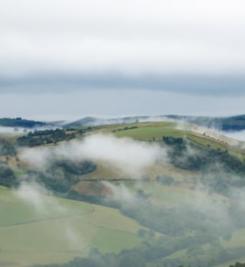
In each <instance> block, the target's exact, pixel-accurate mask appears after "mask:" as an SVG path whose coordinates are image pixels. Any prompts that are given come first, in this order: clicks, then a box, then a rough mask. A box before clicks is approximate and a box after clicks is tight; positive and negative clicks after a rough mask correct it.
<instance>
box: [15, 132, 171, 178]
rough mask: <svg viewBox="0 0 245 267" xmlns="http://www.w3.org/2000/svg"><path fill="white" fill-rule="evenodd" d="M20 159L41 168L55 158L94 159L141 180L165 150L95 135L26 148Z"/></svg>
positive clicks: (153, 145)
mask: <svg viewBox="0 0 245 267" xmlns="http://www.w3.org/2000/svg"><path fill="white" fill-rule="evenodd" d="M20 158H21V159H22V160H24V161H26V162H28V163H29V164H31V165H33V166H34V167H38V168H43V167H45V166H46V165H48V164H49V163H50V162H52V161H53V160H56V159H67V160H72V161H81V160H91V161H95V162H96V161H97V162H102V163H104V164H107V165H109V167H113V168H116V169H117V170H118V171H120V172H122V173H123V174H125V175H128V176H133V177H140V176H142V175H143V174H144V171H145V169H146V168H148V167H150V166H152V165H153V164H154V163H156V162H157V161H158V160H162V159H165V158H166V151H165V150H164V149H163V148H161V147H160V146H159V145H156V144H149V143H146V142H140V141H135V140H132V139H129V138H118V137H115V136H113V135H105V134H95V135H90V136H87V137H86V138H84V139H83V140H82V141H71V142H66V143H63V144H60V145H58V146H56V147H52V148H51V147H49V148H47V147H45V148H31V149H24V150H22V151H21V152H20Z"/></svg>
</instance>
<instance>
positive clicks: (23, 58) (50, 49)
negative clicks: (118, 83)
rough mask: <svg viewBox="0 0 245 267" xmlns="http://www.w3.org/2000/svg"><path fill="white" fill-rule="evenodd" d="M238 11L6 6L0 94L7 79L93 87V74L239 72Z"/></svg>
mask: <svg viewBox="0 0 245 267" xmlns="http://www.w3.org/2000/svg"><path fill="white" fill-rule="evenodd" d="M244 8H245V4H244V2H243V1H241V0H236V1H233V2H231V1H228V0H217V1H215V2H213V1H211V0H207V1H205V2H203V1H195V0H186V1H184V2H183V1H181V0H173V1H167V0H164V1H161V0H154V1H149V0H143V1H138V0H133V1H129V0H126V1H122V0H117V1H113V0H104V1H99V0H91V1H78V0H71V1H68V0H60V1H56V0H54V1H51V2H50V1H48V0H43V1H38V2H37V1H35V2H33V1H31V0H23V1H21V2H20V1H17V0H10V1H5V2H4V3H1V9H0V25H1V27H0V34H1V42H0V74H1V75H0V76H1V77H2V78H1V80H2V81H1V82H2V84H1V87H4V85H6V84H8V83H9V82H10V81H11V80H12V79H13V78H15V79H19V78H22V79H23V81H25V80H26V79H27V80H28V82H30V81H31V80H34V81H35V80H36V82H38V81H39V82H40V80H45V82H47V83H48V82H50V76H49V75H50V74H51V75H54V76H56V77H57V75H59V76H60V78H61V77H62V75H63V77H64V76H65V77H67V79H68V80H69V79H70V80H71V79H74V75H78V77H79V76H80V75H81V74H83V75H84V76H86V75H88V74H89V75H92V76H93V75H96V77H97V78H95V80H93V85H94V86H96V79H97V80H98V77H100V75H102V78H100V80H102V81H103V77H104V74H106V75H107V76H108V75H109V76H111V74H113V73H114V74H115V73H116V74H123V76H126V78H127V79H129V80H130V79H131V78H132V77H136V78H137V77H141V76H142V75H143V74H145V73H148V74H149V75H153V76H154V75H156V76H157V77H161V75H162V74H169V73H196V74H198V73H206V74H210V73H212V74H213V73H216V74H220V73H236V74H237V73H238V74H239V73H243V70H244V66H245V53H244V49H243V47H244V45H245V38H244V34H243V26H242V25H243V24H244V23H245V19H244V14H243V12H242V10H244ZM98 75H99V76H98ZM10 78H11V79H10ZM127 79H126V80H127ZM158 79H159V78H158ZM83 80H84V79H83ZM136 80H137V79H136ZM84 83H85V82H84ZM112 83H113V82H112ZM125 83H126V82H125ZM85 85H86V83H85V84H83V86H85Z"/></svg>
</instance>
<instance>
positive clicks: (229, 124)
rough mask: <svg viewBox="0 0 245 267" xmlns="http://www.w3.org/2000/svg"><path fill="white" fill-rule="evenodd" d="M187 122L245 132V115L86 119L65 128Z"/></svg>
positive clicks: (69, 124) (223, 129) (66, 125)
mask: <svg viewBox="0 0 245 267" xmlns="http://www.w3.org/2000/svg"><path fill="white" fill-rule="evenodd" d="M168 119H169V120H176V121H185V122H190V123H193V124H197V125H199V126H203V127H208V128H214V129H218V130H222V131H242V130H245V115H237V116H230V117H208V116H182V115H159V116H132V117H130V116H127V117H121V118H109V119H106V118H96V117H84V118H82V119H80V120H76V121H74V122H71V123H68V124H65V127H74V128H77V127H88V126H99V125H106V124H124V123H125V124H126V123H127V124H128V123H136V122H147V121H163V120H168Z"/></svg>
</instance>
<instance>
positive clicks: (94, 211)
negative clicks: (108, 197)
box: [0, 187, 140, 267]
mask: <svg viewBox="0 0 245 267" xmlns="http://www.w3.org/2000/svg"><path fill="white" fill-rule="evenodd" d="M43 197H44V201H46V202H47V205H46V206H45V208H44V209H43V210H42V209H41V210H38V209H37V207H33V206H32V203H31V201H30V203H27V202H25V201H23V200H22V199H20V198H19V197H18V195H16V194H15V193H13V191H10V190H9V189H6V188H3V187H0V236H1V238H0V266H13V267H14V266H29V265H31V264H35V263H43V264H44V263H46V264H47V263H51V262H54V263H58V262H64V261H68V260H71V259H73V258H74V257H76V256H81V255H87V253H88V251H89V250H90V249H91V248H98V249H99V250H100V251H102V252H110V251H112V252H119V251H121V250H122V249H125V248H130V247H134V246H137V245H138V244H139V243H140V239H139V237H138V236H137V231H138V230H139V229H140V226H139V224H138V223H136V222H135V221H134V220H132V219H129V218H127V217H125V216H123V215H121V214H120V213H119V211H117V210H115V209H112V208H107V207H102V206H96V205H92V204H88V203H83V202H76V201H71V200H65V199H59V198H55V197H50V196H43Z"/></svg>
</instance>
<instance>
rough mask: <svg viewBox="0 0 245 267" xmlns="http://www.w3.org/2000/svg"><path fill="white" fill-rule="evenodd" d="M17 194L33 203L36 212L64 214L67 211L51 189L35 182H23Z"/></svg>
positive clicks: (29, 203) (25, 200) (21, 198)
mask: <svg viewBox="0 0 245 267" xmlns="http://www.w3.org/2000/svg"><path fill="white" fill-rule="evenodd" d="M15 194H16V196H17V197H18V198H19V199H20V200H21V201H23V202H25V203H26V204H28V205H31V206H32V207H33V209H34V211H35V213H38V214H43V215H45V214H52V213H53V212H55V213H57V214H59V215H62V214H65V212H66V211H65V208H64V207H62V206H61V205H60V204H59V203H58V202H57V201H56V200H55V198H54V197H52V194H51V193H50V192H49V191H47V190H46V189H45V188H44V187H42V186H40V185H39V184H37V183H35V182H31V183H22V184H21V185H20V187H19V188H18V189H17V190H16V191H15Z"/></svg>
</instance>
